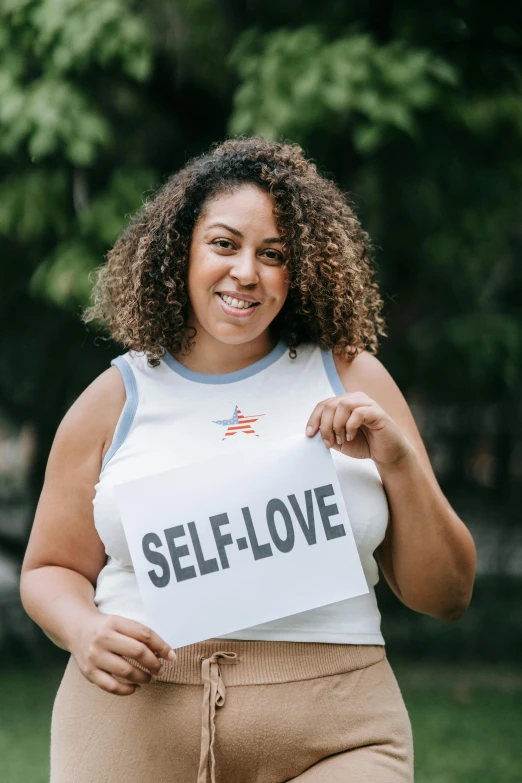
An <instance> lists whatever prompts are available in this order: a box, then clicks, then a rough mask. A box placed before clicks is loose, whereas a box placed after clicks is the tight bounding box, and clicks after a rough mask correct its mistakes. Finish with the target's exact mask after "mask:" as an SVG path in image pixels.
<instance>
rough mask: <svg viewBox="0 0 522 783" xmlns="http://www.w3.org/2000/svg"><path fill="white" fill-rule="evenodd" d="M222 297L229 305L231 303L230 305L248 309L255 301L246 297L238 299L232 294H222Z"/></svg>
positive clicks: (239, 308)
mask: <svg viewBox="0 0 522 783" xmlns="http://www.w3.org/2000/svg"><path fill="white" fill-rule="evenodd" d="M220 297H221V298H222V299H223V301H224V302H226V303H227V305H230V307H237V308H238V310H247V309H248V308H249V307H253V305H254V303H253V302H246V301H245V300H244V299H236V298H235V297H232V296H226V294H220Z"/></svg>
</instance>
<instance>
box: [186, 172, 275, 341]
mask: <svg viewBox="0 0 522 783" xmlns="http://www.w3.org/2000/svg"><path fill="white" fill-rule="evenodd" d="M284 260H285V257H284V255H283V244H282V241H281V238H280V236H279V231H278V228H277V225H276V221H275V219H274V215H273V201H272V199H271V197H270V195H269V194H268V193H265V191H263V190H261V189H260V188H258V187H256V186H255V185H241V186H240V187H238V188H237V189H236V190H235V191H234V192H233V193H232V194H222V195H220V196H216V197H215V198H213V199H211V200H210V201H209V202H208V203H207V205H206V207H205V209H204V211H203V213H202V214H201V215H200V217H199V219H198V221H197V222H196V225H195V227H194V231H193V233H192V241H191V245H190V259H189V269H188V293H189V299H190V308H189V324H190V325H191V326H194V327H196V329H197V331H198V334H200V333H201V330H203V331H205V332H206V333H207V335H209V336H210V337H212V338H214V339H215V340H218V341H219V342H222V343H228V344H231V345H233V344H239V343H245V342H249V341H251V340H255V339H256V338H258V337H260V336H261V335H264V334H265V333H266V334H268V331H267V330H268V327H269V325H270V323H271V322H272V321H273V320H274V318H275V317H276V315H277V314H278V313H279V311H280V310H281V308H282V306H283V304H284V302H285V299H286V296H287V293H288V287H289V283H288V279H287V275H286V273H285V270H284V269H283V267H282V263H283V261H284Z"/></svg>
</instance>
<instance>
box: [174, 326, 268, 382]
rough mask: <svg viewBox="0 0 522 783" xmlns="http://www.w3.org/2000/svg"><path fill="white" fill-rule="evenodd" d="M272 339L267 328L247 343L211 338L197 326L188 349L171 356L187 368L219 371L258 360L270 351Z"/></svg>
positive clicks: (242, 367) (222, 372) (238, 368)
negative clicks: (226, 341)
mask: <svg viewBox="0 0 522 783" xmlns="http://www.w3.org/2000/svg"><path fill="white" fill-rule="evenodd" d="M276 343H277V340H276V339H274V338H273V337H272V336H271V335H270V334H269V332H268V330H267V331H266V332H263V334H261V335H259V337H256V338H255V339H254V340H251V341H249V342H247V343H238V344H237V345H231V344H229V343H222V342H220V341H219V340H215V339H214V338H213V337H211V336H210V335H208V334H206V333H205V332H204V331H203V330H202V329H201V327H200V329H199V330H198V333H197V335H196V337H195V345H194V346H193V348H192V349H191V351H190V353H189V354H187V355H182V354H176V356H175V358H176V359H177V360H178V362H180V364H183V365H184V366H185V367H187V368H188V369H189V370H194V371H195V372H201V373H205V374H208V375H223V374H225V373H229V372H235V371H236V370H242V369H244V368H245V367H248V366H249V365H251V364H254V362H257V361H259V360H260V359H262V358H263V357H264V356H266V355H267V354H268V353H270V351H271V350H272V349H273V348H274V347H275V345H276Z"/></svg>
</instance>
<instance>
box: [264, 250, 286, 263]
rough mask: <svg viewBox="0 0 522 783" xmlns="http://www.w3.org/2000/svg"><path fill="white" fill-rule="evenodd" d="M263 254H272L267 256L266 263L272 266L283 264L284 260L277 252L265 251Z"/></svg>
mask: <svg viewBox="0 0 522 783" xmlns="http://www.w3.org/2000/svg"><path fill="white" fill-rule="evenodd" d="M265 253H273V255H271V256H267V259H268V261H270V263H272V264H283V263H284V258H283V256H282V255H281V253H278V252H277V250H265Z"/></svg>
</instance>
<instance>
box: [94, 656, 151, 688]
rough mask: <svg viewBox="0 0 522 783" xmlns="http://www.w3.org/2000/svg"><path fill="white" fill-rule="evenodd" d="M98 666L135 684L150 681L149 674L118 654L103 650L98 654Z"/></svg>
mask: <svg viewBox="0 0 522 783" xmlns="http://www.w3.org/2000/svg"><path fill="white" fill-rule="evenodd" d="M97 665H98V668H100V669H103V671H105V672H108V673H109V674H111V675H112V676H114V677H123V678H124V679H125V680H130V682H131V683H135V684H137V685H147V683H149V682H150V681H151V678H152V676H151V674H150V673H149V672H144V671H143V670H142V669H139V668H138V667H137V666H135V665H134V664H133V663H132V662H131V661H128V660H126V659H125V658H122V657H121V656H120V655H114V654H113V653H111V652H104V653H101V654H100V655H99V656H98V659H97Z"/></svg>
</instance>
